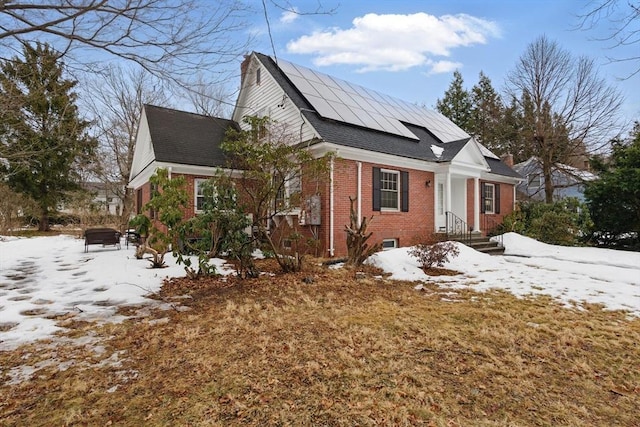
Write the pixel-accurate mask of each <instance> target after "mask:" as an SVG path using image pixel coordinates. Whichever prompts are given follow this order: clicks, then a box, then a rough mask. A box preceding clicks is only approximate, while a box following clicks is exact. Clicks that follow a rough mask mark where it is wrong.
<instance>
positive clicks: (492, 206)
mask: <svg viewBox="0 0 640 427" xmlns="http://www.w3.org/2000/svg"><path fill="white" fill-rule="evenodd" d="M480 191H481V193H480V197H481V199H482V204H481V206H480V208H481V211H482V213H486V214H498V213H500V184H490V183H487V182H485V183H483V184H482V185H481V186H480Z"/></svg>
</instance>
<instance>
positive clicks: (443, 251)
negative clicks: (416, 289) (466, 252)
mask: <svg viewBox="0 0 640 427" xmlns="http://www.w3.org/2000/svg"><path fill="white" fill-rule="evenodd" d="M459 254H460V250H459V249H458V247H457V246H456V244H455V243H454V242H440V241H438V240H437V239H436V238H435V237H433V236H431V237H429V238H428V239H427V241H426V242H422V243H418V244H417V245H415V246H414V247H412V248H411V249H410V250H409V255H412V256H414V257H416V258H417V259H418V262H419V263H420V266H421V267H422V268H423V269H425V270H426V269H429V268H433V267H443V266H444V263H445V262H449V257H451V258H455V257H457V256H458V255H459Z"/></svg>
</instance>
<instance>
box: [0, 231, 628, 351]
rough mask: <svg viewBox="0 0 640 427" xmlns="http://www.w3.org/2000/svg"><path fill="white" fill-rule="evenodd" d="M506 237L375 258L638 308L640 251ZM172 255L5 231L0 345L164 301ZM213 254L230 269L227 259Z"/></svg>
mask: <svg viewBox="0 0 640 427" xmlns="http://www.w3.org/2000/svg"><path fill="white" fill-rule="evenodd" d="M504 243H505V246H506V254H507V256H504V257H495V256H494V257H492V256H489V255H484V254H481V253H479V252H476V251H474V250H472V249H470V248H468V247H466V246H463V245H460V255H459V256H458V257H457V258H455V259H453V260H452V261H451V262H450V263H448V264H447V265H446V267H447V268H450V269H453V270H457V271H460V272H461V273H462V274H460V275H458V276H442V277H430V276H426V275H425V274H424V272H422V270H421V269H420V268H419V267H418V263H417V261H416V260H415V259H414V258H412V257H410V256H408V254H407V249H406V248H400V249H394V250H390V251H385V252H380V253H378V254H376V255H374V256H373V257H372V258H371V259H370V262H372V263H374V264H376V265H378V266H380V267H382V268H383V269H385V270H387V271H389V272H390V273H392V277H393V278H395V279H401V280H411V281H415V282H428V281H431V282H437V283H439V284H441V285H442V286H445V287H451V288H467V287H470V288H472V289H475V290H478V291H484V290H487V289H492V288H499V289H504V290H507V291H510V292H512V293H514V294H515V295H518V296H525V295H529V294H547V295H551V296H553V297H555V298H557V299H559V300H561V301H563V302H566V303H567V304H571V303H572V302H577V303H580V302H582V301H587V302H594V303H601V304H603V305H604V306H605V308H607V309H612V310H614V309H623V310H628V311H629V312H630V314H632V315H634V316H640V253H637V252H635V253H634V252H620V251H612V250H606V249H593V248H566V247H560V246H551V245H546V244H543V243H539V242H536V241H535V240H532V239H529V238H526V237H522V236H519V235H517V234H513V233H510V234H506V235H505V236H504ZM166 261H167V264H168V265H169V267H167V268H165V269H150V268H148V266H149V262H148V261H145V260H137V259H135V257H134V251H133V248H132V247H129V249H126V248H125V247H124V246H123V248H122V250H116V249H114V248H113V247H106V248H102V247H100V246H97V245H96V246H90V247H89V252H88V253H84V243H83V241H82V240H79V239H75V238H73V237H70V236H57V237H36V238H29V239H27V238H21V239H17V238H0V351H1V350H7V349H11V348H15V347H16V346H18V345H20V344H22V343H27V342H32V341H35V340H38V339H42V338H50V337H52V336H53V334H54V333H55V332H56V331H58V330H60V326H59V325H58V324H56V321H55V320H52V319H51V317H52V316H60V315H64V316H65V317H69V316H74V318H77V319H82V320H95V321H121V320H122V319H123V318H122V317H120V316H117V315H116V311H117V308H118V307H119V306H122V305H137V304H145V303H146V304H159V303H158V302H157V301H154V300H150V299H148V298H146V297H145V295H148V294H150V293H153V292H156V291H158V290H159V289H160V286H161V285H162V281H163V279H164V278H165V277H177V276H184V270H183V268H182V267H181V266H177V265H175V263H174V259H173V257H172V256H171V255H167V257H166ZM213 262H215V263H216V264H217V265H218V267H219V269H222V263H223V261H222V260H214V261H213ZM417 286H418V287H419V286H420V285H419V284H418V285H417Z"/></svg>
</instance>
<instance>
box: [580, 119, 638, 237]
mask: <svg viewBox="0 0 640 427" xmlns="http://www.w3.org/2000/svg"><path fill="white" fill-rule="evenodd" d="M612 145H613V152H612V155H611V158H610V159H609V161H602V160H601V159H598V158H594V159H592V167H593V169H594V171H595V172H596V173H597V174H598V176H599V178H598V179H597V180H594V181H591V182H588V183H587V185H586V187H585V193H584V194H585V197H586V199H587V204H588V206H589V211H590V212H591V217H592V219H593V222H594V224H595V229H596V230H598V231H599V232H600V233H601V236H600V237H602V238H604V240H605V241H606V240H610V241H609V242H608V243H616V241H618V240H620V239H626V240H634V241H635V242H633V243H632V245H635V246H636V248H638V247H640V122H636V123H635V127H634V131H633V133H632V140H631V141H630V142H629V143H626V144H625V143H624V142H621V141H614V142H613V144H612Z"/></svg>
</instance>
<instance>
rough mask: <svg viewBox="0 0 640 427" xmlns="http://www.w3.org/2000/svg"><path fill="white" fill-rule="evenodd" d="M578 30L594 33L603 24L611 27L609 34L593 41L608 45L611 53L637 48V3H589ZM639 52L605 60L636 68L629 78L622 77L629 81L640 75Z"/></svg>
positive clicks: (639, 34)
mask: <svg viewBox="0 0 640 427" xmlns="http://www.w3.org/2000/svg"><path fill="white" fill-rule="evenodd" d="M578 17H579V19H580V22H579V25H578V26H577V28H578V29H583V30H593V29H595V28H596V27H598V26H599V25H602V22H603V21H604V22H605V23H608V24H610V26H609V28H608V33H607V35H606V36H604V37H601V38H595V40H599V41H606V42H610V43H611V48H612V49H619V48H627V47H631V46H634V45H638V44H640V2H638V1H637V0H598V1H596V2H595V3H590V4H589V8H588V10H587V11H586V12H585V13H583V14H581V15H578ZM638 52H640V49H635V50H631V51H630V53H626V54H622V56H611V57H609V56H608V57H607V59H609V61H611V62H633V63H637V64H638V65H637V66H636V67H635V69H634V71H632V72H631V73H630V74H628V75H626V76H623V77H622V78H623V79H629V78H631V77H633V76H635V75H636V74H638V73H640V54H639V53H638Z"/></svg>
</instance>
